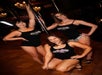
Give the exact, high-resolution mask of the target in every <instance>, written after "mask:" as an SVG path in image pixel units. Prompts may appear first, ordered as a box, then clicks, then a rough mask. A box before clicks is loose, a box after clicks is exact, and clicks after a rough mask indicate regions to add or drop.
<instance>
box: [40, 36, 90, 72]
mask: <svg viewBox="0 0 102 75" xmlns="http://www.w3.org/2000/svg"><path fill="white" fill-rule="evenodd" d="M48 40H49V42H50V44H45V46H44V48H45V51H46V55H45V62H44V65H43V67H42V68H43V69H55V70H57V71H61V72H66V71H70V70H72V69H73V68H75V67H77V68H78V66H79V65H78V64H79V60H80V58H83V57H85V56H86V55H87V54H88V53H89V52H90V51H91V47H89V46H88V45H84V44H81V43H78V42H74V41H69V42H64V41H63V40H62V39H61V38H59V37H58V36H56V35H50V36H48ZM74 47H79V48H82V49H83V50H84V51H83V53H82V54H81V55H76V53H75V51H74ZM80 68H81V67H80Z"/></svg>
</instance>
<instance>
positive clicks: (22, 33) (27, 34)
mask: <svg viewBox="0 0 102 75" xmlns="http://www.w3.org/2000/svg"><path fill="white" fill-rule="evenodd" d="M25 7H26V10H27V13H28V16H29V24H28V27H27V24H26V22H23V21H21V20H18V21H16V26H17V27H18V30H15V31H13V32H11V33H10V34H8V35H7V36H5V37H4V38H3V40H4V41H14V40H22V44H21V48H22V49H23V50H24V51H25V52H27V53H28V54H30V55H31V56H32V58H33V59H34V60H35V61H37V62H38V63H40V64H42V63H43V62H42V61H41V60H40V59H39V57H38V53H40V54H41V55H42V56H44V55H45V51H44V48H43V46H42V45H41V41H40V36H39V35H40V33H41V31H40V30H36V29H35V24H36V23H35V16H34V14H33V11H32V10H31V8H30V5H27V4H25ZM37 52H38V53H37Z"/></svg>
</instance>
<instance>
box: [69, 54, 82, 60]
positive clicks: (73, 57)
mask: <svg viewBox="0 0 102 75" xmlns="http://www.w3.org/2000/svg"><path fill="white" fill-rule="evenodd" d="M79 58H82V56H81V55H75V56H72V57H71V59H79Z"/></svg>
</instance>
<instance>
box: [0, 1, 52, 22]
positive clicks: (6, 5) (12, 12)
mask: <svg viewBox="0 0 102 75" xmlns="http://www.w3.org/2000/svg"><path fill="white" fill-rule="evenodd" d="M23 1H24V0H0V13H7V16H5V17H0V20H7V21H13V20H14V19H15V18H16V17H18V16H20V17H21V18H24V19H25V18H27V13H26V10H25V9H20V8H17V7H16V6H15V5H14V4H15V3H16V2H19V3H22V2H23ZM26 1H29V3H30V4H31V6H32V7H34V6H41V7H43V8H46V9H47V8H51V7H52V5H51V1H50V0H26Z"/></svg>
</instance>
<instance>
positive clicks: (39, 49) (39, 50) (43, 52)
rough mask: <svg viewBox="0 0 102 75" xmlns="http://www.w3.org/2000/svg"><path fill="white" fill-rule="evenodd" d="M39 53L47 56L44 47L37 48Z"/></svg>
mask: <svg viewBox="0 0 102 75" xmlns="http://www.w3.org/2000/svg"><path fill="white" fill-rule="evenodd" d="M36 49H37V51H38V52H39V53H40V54H41V55H42V56H45V50H44V47H43V46H42V45H40V46H37V47H36Z"/></svg>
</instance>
